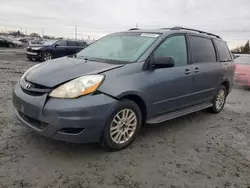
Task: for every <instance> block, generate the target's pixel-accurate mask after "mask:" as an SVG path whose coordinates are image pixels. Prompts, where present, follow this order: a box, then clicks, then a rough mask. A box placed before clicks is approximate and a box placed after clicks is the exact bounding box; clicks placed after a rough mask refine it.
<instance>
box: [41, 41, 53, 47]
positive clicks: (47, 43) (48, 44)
mask: <svg viewBox="0 0 250 188" xmlns="http://www.w3.org/2000/svg"><path fill="white" fill-rule="evenodd" d="M55 42H57V40H45V41H42V42H41V44H42V45H44V46H50V45H52V44H54V43H55Z"/></svg>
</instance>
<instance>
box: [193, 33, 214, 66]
mask: <svg viewBox="0 0 250 188" xmlns="http://www.w3.org/2000/svg"><path fill="white" fill-rule="evenodd" d="M190 43H191V50H192V56H193V61H194V63H205V62H216V53H215V49H214V45H213V42H212V40H211V39H208V38H203V37H196V36H190Z"/></svg>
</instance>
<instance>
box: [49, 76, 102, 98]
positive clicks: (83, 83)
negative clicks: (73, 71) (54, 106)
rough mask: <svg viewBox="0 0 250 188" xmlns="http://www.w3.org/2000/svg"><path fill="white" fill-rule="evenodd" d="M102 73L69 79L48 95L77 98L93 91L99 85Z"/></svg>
mask: <svg viewBox="0 0 250 188" xmlns="http://www.w3.org/2000/svg"><path fill="white" fill-rule="evenodd" d="M103 79H104V76H103V75H87V76H82V77H79V78H76V79H74V80H71V81H69V82H67V83H65V84H62V85H60V86H58V87H57V88H56V89H54V90H53V91H52V92H51V93H50V94H49V96H50V97H55V98H70V99H72V98H77V97H80V96H83V95H87V94H89V93H93V92H94V91H96V89H97V88H98V87H99V86H100V85H101V83H102V81H103Z"/></svg>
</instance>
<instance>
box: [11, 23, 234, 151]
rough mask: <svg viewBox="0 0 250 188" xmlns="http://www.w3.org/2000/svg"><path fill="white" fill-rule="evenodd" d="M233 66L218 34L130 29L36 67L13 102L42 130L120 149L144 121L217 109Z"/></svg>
mask: <svg viewBox="0 0 250 188" xmlns="http://www.w3.org/2000/svg"><path fill="white" fill-rule="evenodd" d="M234 71H235V66H234V64H233V57H232V54H231V53H230V51H229V49H228V47H227V45H226V42H225V41H223V40H222V39H221V38H220V37H219V36H217V35H214V34H211V33H207V32H204V31H199V30H195V29H188V28H182V27H173V28H163V29H156V30H141V29H131V30H129V31H125V32H119V33H113V34H110V35H107V36H105V37H103V38H101V39H99V40H97V41H96V42H95V43H93V44H91V45H89V46H88V47H86V48H85V49H83V50H82V51H80V52H79V53H77V54H76V55H75V56H72V57H63V58H59V59H54V60H50V61H47V62H45V63H42V64H38V65H35V66H33V67H31V68H30V69H28V70H27V71H26V72H25V73H24V75H23V76H22V77H21V79H20V81H19V82H18V83H17V84H16V85H15V87H14V90H13V105H14V110H15V114H16V116H17V117H18V119H19V120H20V121H21V122H23V123H24V124H25V125H27V126H28V127H30V128H31V129H33V130H34V131H35V132H37V133H39V134H41V135H44V136H47V137H50V138H53V139H57V140H63V141H67V142H75V143H89V142H96V143H101V145H102V146H104V147H105V148H107V149H109V150H111V151H116V150H121V149H123V148H125V147H127V146H129V145H130V144H131V143H132V142H133V140H134V139H135V138H136V136H137V134H138V133H139V130H140V128H141V126H142V125H143V124H145V123H148V124H156V123H160V122H164V121H166V120H169V119H173V118H176V117H180V116H183V115H186V114H189V113H192V112H196V111H199V110H203V109H208V110H209V111H210V112H212V113H219V112H220V111H221V110H222V109H223V107H224V105H225V102H226V98H227V96H228V94H229V93H230V91H231V89H232V85H233V78H234Z"/></svg>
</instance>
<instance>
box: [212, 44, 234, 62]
mask: <svg viewBox="0 0 250 188" xmlns="http://www.w3.org/2000/svg"><path fill="white" fill-rule="evenodd" d="M215 45H216V47H217V49H218V53H219V59H220V61H231V60H232V57H231V55H230V52H229V50H228V47H227V45H226V44H225V43H224V42H222V41H219V40H215Z"/></svg>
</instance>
